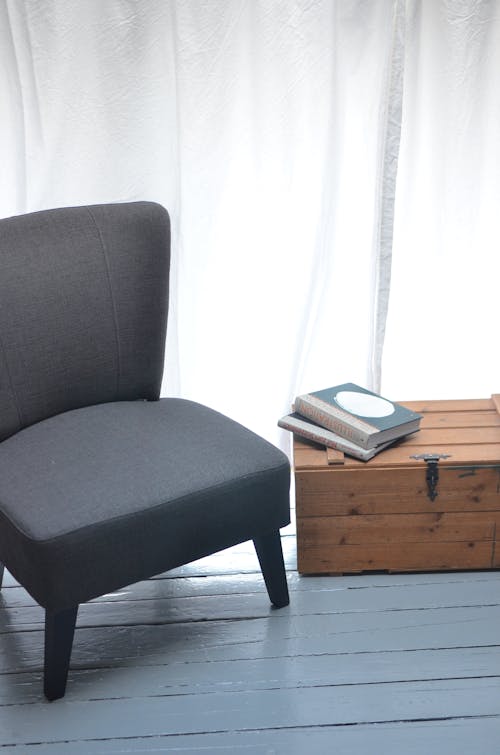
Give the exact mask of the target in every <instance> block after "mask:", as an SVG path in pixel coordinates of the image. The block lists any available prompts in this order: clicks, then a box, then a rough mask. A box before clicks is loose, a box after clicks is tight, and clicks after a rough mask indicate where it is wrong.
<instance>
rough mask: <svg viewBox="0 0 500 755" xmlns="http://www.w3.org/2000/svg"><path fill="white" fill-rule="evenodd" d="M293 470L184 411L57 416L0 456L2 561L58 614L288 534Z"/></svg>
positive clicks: (119, 405) (151, 406)
mask: <svg viewBox="0 0 500 755" xmlns="http://www.w3.org/2000/svg"><path fill="white" fill-rule="evenodd" d="M288 487H289V463H288V459H287V457H286V456H285V455H284V454H283V453H282V452H281V451H279V450H278V449H276V448H275V447H274V446H272V445H271V444H270V443H268V442H267V441H265V440H263V439H262V438H260V437H258V436H257V435H255V434H254V433H252V432H251V431H249V430H247V429H246V428H244V427H242V426H241V425H239V424H238V423H236V422H234V421H232V420H230V419H228V418H227V417H225V416H223V415H221V414H219V413H218V412H215V411H213V410H211V409H209V408H207V407H205V406H202V405H200V404H196V403H194V402H191V401H186V400H183V399H170V398H168V399H161V400H159V401H131V402H116V403H108V404H100V405H96V406H90V407H86V408H83V409H77V410H74V411H70V412H66V413H63V414H59V415H57V416H55V417H51V418H50V419H47V420H44V421H42V422H39V423H38V424H35V425H32V426H31V427H28V428H26V429H24V430H21V431H20V432H18V433H17V434H16V435H14V436H12V437H11V438H9V439H7V440H5V441H4V442H3V443H1V444H0V561H2V562H3V563H5V565H6V566H7V568H8V569H9V570H10V571H11V572H12V573H13V574H14V576H15V577H16V578H17V579H18V580H19V581H20V582H21V584H23V585H24V586H25V587H26V589H27V590H28V591H29V592H30V593H31V594H32V596H33V597H34V598H35V599H36V600H37V601H38V602H39V603H40V604H41V605H42V606H44V607H46V608H51V609H62V608H65V607H69V606H71V605H75V604H77V603H81V602H83V601H85V600H89V599H90V598H93V597H96V596H97V595H101V594H103V593H105V592H109V591H111V590H115V589H118V588H119V587H122V586H124V585H127V584H131V583H132V582H136V581H138V580H140V579H145V578H147V577H150V576H153V575H154V574H158V573H161V572H163V571H166V570H167V569H170V568H173V567H175V566H178V565H179V564H183V563H187V562H189V561H192V560H194V559H196V558H201V557H202V556H205V555H207V554H208V553H211V552H214V551H216V550H221V549H222V548H226V547H229V546H230V545H233V544H235V543H237V542H242V541H244V540H248V539H251V538H252V537H254V536H256V535H258V534H262V533H264V532H269V531H271V530H274V529H278V528H279V527H282V526H284V525H285V524H287V523H288V522H289V503H288Z"/></svg>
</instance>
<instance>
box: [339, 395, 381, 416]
mask: <svg viewBox="0 0 500 755" xmlns="http://www.w3.org/2000/svg"><path fill="white" fill-rule="evenodd" d="M335 401H336V402H337V404H339V406H341V407H342V409H346V410H347V411H348V412H351V414H358V415H359V416H360V417H389V415H391V414H393V413H394V411H395V409H394V405H393V404H392V403H391V402H390V401H387V399H385V398H380V396H370V395H369V394H368V393H356V392H355V391H339V393H337V395H336V396H335Z"/></svg>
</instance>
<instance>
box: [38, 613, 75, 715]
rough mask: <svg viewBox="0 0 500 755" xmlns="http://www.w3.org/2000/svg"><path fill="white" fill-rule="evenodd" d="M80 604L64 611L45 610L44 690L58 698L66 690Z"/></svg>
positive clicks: (52, 697) (48, 698)
mask: <svg viewBox="0 0 500 755" xmlns="http://www.w3.org/2000/svg"><path fill="white" fill-rule="evenodd" d="M77 613H78V606H74V607H73V608H68V609H66V610H64V611H49V609H47V610H46V611H45V661H44V682H43V691H44V692H45V697H46V698H47V700H57V699H58V698H60V697H63V695H64V693H65V691H66V680H67V678H68V669H69V661H70V658H71V648H72V646H73V635H74V633H75V624H76V616H77Z"/></svg>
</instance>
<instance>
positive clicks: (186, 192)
mask: <svg viewBox="0 0 500 755" xmlns="http://www.w3.org/2000/svg"><path fill="white" fill-rule="evenodd" d="M498 30H499V27H498V3H497V2H482V3H478V2H474V1H473V0H463V1H462V2H459V1H458V0H456V1H455V2H453V3H451V2H445V1H444V0H436V2H434V1H433V2H430V1H429V0H427V1H425V0H423V1H421V2H420V1H417V0H413V1H412V0H408V1H407V2H404V0H394V1H393V0H336V1H335V0H205V1H204V2H199V0H170V2H165V0H144V1H143V2H139V1H137V2H130V1H129V0H106V2H105V3H103V2H102V1H101V0H86V2H81V1H80V0H44V2H43V3H40V2H37V0H25V1H24V2H19V1H18V0H4V2H3V3H0V45H1V47H0V55H1V63H2V65H1V66H0V76H1V77H2V78H1V79H0V88H1V90H0V95H1V100H0V103H1V104H0V107H1V111H0V116H1V129H2V138H1V139H0V150H1V152H0V159H1V165H2V168H1V170H2V178H1V184H0V215H1V216H7V215H10V214H16V213H20V212H26V211H31V210H36V209H41V208H45V207H55V206H63V205H70V204H83V203H87V202H105V201H125V200H132V199H139V198H146V199H153V200H157V201H160V202H162V203H163V204H164V205H165V206H166V207H167V208H168V209H169V211H170V214H171V217H172V223H173V255H174V258H173V266H172V301H171V309H170V322H169V334H168V349H167V360H166V372H165V383H164V389H163V392H164V393H165V394H170V395H173V394H174V395H183V396H186V397H189V398H193V399H197V400H200V401H203V402H205V403H207V404H209V405H211V406H214V407H215V408H218V409H220V410H221V411H224V412H226V413H227V414H229V415H231V416H233V417H235V418H236V419H239V420H240V421H242V422H243V423H245V424H247V425H248V426H250V427H252V428H253V429H255V430H256V431H258V432H260V433H262V434H263V435H265V436H266V437H268V438H270V439H271V440H274V441H276V442H280V443H281V444H282V445H283V446H284V447H286V445H287V443H288V437H287V435H286V434H285V433H280V431H278V430H277V429H276V426H275V425H276V420H277V418H278V417H279V416H280V415H281V414H282V413H284V412H285V411H287V410H288V407H289V404H290V401H291V399H292V398H293V396H294V395H295V394H296V393H297V392H299V391H302V390H309V389H311V390H314V389H317V388H320V387H324V386H326V385H330V384H333V383H336V382H341V381H344V380H353V381H355V382H359V383H361V384H364V385H366V386H367V387H374V388H376V389H378V388H380V387H381V388H382V390H383V392H384V393H385V394H386V395H389V396H391V397H392V398H396V399H397V398H413V397H433V396H437V395H480V396H482V395H489V394H490V393H491V392H492V391H495V390H498V388H499V386H498V384H495V381H496V380H497V375H498V360H499V357H498V349H496V348H495V347H496V343H495V338H494V334H495V330H494V328H495V325H496V321H497V320H498V317H497V309H498V308H497V305H496V297H495V292H494V285H495V282H496V279H497V278H498V276H497V275H495V273H497V272H498V270H497V266H498V262H497V259H498V254H496V247H497V245H498V221H497V219H496V218H497V213H496V212H495V210H496V206H495V205H496V204H497V203H498V199H499V197H500V186H499V181H500V178H499V175H500V174H499V171H498V151H499V144H498V127H499V117H500V113H499V104H500V100H499V98H500V95H499V93H498V87H497V83H496V75H497V71H498V55H499V53H498V49H500V48H499V45H498ZM400 137H401V149H399V147H400V141H399V140H400ZM398 155H399V160H398ZM394 202H395V208H396V213H395V238H394V250H393V244H392V229H393V212H394ZM392 253H393V255H394V264H393V271H392V280H391V278H390V271H391V254H392ZM389 283H390V284H391V285H390V287H389ZM389 290H390V294H389ZM388 301H389V320H388V326H387V337H386V345H385V348H384V330H385V318H386V310H387V302H388ZM381 364H382V366H383V371H382V373H381ZM381 374H382V382H380V379H381Z"/></svg>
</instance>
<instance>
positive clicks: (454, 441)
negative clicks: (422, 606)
mask: <svg viewBox="0 0 500 755" xmlns="http://www.w3.org/2000/svg"><path fill="white" fill-rule="evenodd" d="M402 403H404V405H405V406H407V407H408V408H410V409H413V410H414V411H417V412H420V413H422V415H423V419H422V423H421V430H420V431H419V432H417V433H415V434H414V435H412V436H409V437H408V438H407V439H406V440H403V441H400V442H399V443H398V444H397V445H395V446H392V447H390V448H388V449H387V450H385V451H382V452H381V453H380V454H378V455H377V456H375V457H374V458H373V459H371V460H370V461H368V462H362V461H357V460H355V459H352V458H350V457H348V456H346V457H344V456H343V454H341V453H339V452H338V451H332V450H331V449H325V448H323V447H320V446H316V445H312V444H307V443H306V442H303V441H300V440H299V439H297V438H295V441H294V466H295V482H296V515H297V562H298V570H299V572H300V573H302V574H319V573H325V572H327V573H335V574H340V573H346V572H348V573H349V572H360V571H370V570H384V571H385V570H388V571H432V570H444V569H488V568H500V395H495V396H492V397H491V399H475V400H467V401H450V400H448V401H425V402H424V401H410V402H402ZM436 455H443V456H442V458H439V460H436V459H435V458H433V457H435V456H436ZM422 456H423V457H424V458H415V457H422ZM429 457H430V458H429Z"/></svg>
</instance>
